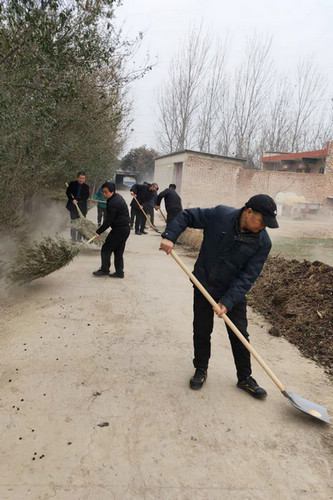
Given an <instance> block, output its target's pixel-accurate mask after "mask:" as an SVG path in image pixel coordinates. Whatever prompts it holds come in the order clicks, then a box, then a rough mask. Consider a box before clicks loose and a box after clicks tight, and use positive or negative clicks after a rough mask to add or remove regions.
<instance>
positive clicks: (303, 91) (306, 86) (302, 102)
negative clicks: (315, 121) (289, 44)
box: [290, 59, 326, 151]
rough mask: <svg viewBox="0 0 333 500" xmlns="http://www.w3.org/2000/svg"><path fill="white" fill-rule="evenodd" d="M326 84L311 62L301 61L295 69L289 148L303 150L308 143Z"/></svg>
mask: <svg viewBox="0 0 333 500" xmlns="http://www.w3.org/2000/svg"><path fill="white" fill-rule="evenodd" d="M325 91H326V83H325V81H324V78H323V76H322V75H321V74H320V72H319V71H318V68H317V67H315V66H314V64H313V61H312V60H310V59H308V60H304V61H302V62H301V63H300V64H299V65H298V68H297V75H296V89H295V102H294V108H293V109H294V112H293V126H292V135H291V143H290V148H291V150H292V151H298V150H300V149H304V148H305V147H306V146H307V144H308V143H309V136H310V130H311V128H312V124H311V119H312V118H313V117H314V115H315V114H316V113H318V110H319V109H320V108H321V102H322V99H323V95H324V93H325Z"/></svg>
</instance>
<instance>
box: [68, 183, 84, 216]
mask: <svg viewBox="0 0 333 500" xmlns="http://www.w3.org/2000/svg"><path fill="white" fill-rule="evenodd" d="M65 184H66V187H68V182H66V183H65ZM71 195H72V198H73V200H75V198H74V195H73V193H71ZM73 205H75V206H76V210H77V213H78V214H79V217H80V218H81V219H84V215H83V213H82V212H81V210H80V207H79V205H78V204H77V203H73Z"/></svg>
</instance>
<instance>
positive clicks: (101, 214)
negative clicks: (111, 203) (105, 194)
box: [97, 205, 106, 226]
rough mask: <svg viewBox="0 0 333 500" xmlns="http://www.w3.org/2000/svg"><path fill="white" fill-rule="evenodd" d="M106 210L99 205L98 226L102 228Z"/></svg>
mask: <svg viewBox="0 0 333 500" xmlns="http://www.w3.org/2000/svg"><path fill="white" fill-rule="evenodd" d="M105 212H106V208H104V207H100V206H99V205H97V224H98V225H99V226H100V225H101V224H102V222H104V218H105Z"/></svg>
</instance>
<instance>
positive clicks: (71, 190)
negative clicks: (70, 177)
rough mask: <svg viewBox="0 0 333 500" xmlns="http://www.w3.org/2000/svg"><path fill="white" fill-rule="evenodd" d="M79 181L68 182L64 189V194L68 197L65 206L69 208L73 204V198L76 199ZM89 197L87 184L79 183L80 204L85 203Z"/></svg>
mask: <svg viewBox="0 0 333 500" xmlns="http://www.w3.org/2000/svg"><path fill="white" fill-rule="evenodd" d="M78 187H79V183H78V182H77V181H72V182H70V183H69V186H68V188H67V189H66V196H67V198H68V202H67V204H66V208H67V209H68V210H70V209H71V208H72V207H74V205H73V203H72V202H73V199H74V198H75V199H77V198H76V197H77V191H78ZM88 198H89V186H88V184H86V183H85V182H84V183H83V184H81V193H80V200H78V201H80V204H84V205H85V206H86V205H87V200H88Z"/></svg>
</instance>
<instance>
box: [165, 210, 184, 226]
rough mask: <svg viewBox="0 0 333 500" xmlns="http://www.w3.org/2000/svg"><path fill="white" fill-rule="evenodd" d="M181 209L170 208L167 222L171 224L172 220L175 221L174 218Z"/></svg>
mask: <svg viewBox="0 0 333 500" xmlns="http://www.w3.org/2000/svg"><path fill="white" fill-rule="evenodd" d="M179 212H181V210H177V209H176V210H172V209H171V210H168V212H167V224H170V222H172V221H173V219H174V218H175V217H176V215H177V214H179Z"/></svg>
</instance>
